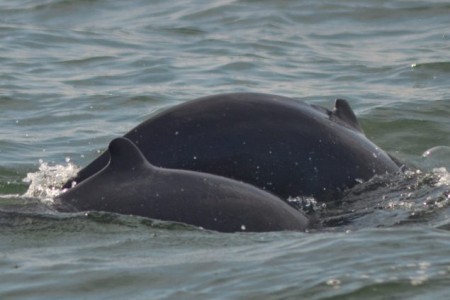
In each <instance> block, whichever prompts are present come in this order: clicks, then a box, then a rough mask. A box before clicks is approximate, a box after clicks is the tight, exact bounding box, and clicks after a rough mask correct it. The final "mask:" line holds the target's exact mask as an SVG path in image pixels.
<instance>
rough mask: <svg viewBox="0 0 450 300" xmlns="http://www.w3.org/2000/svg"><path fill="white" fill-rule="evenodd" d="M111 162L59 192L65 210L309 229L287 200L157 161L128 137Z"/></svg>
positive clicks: (230, 228) (225, 227)
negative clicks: (177, 168)
mask: <svg viewBox="0 0 450 300" xmlns="http://www.w3.org/2000/svg"><path fill="white" fill-rule="evenodd" d="M108 151H109V153H110V161H109V163H108V164H107V165H106V166H105V167H104V168H103V169H102V170H101V171H99V172H98V173H96V174H94V175H92V176H91V177H89V178H88V179H86V180H84V181H83V182H81V183H79V184H78V185H76V186H75V187H73V188H71V189H69V190H68V191H66V192H65V193H63V194H61V195H59V196H58V197H57V198H56V199H55V203H56V204H55V207H56V209H57V210H59V211H65V212H73V211H105V212H114V213H120V214H127V215H137V216H143V217H148V218H152V219H158V220H164V221H174V222H182V223H186V224H190V225H194V226H198V227H201V228H204V229H208V230H215V231H220V232H239V231H246V232H266V231H283V230H292V231H305V230H306V229H307V226H308V219H307V218H306V217H305V216H304V215H303V214H302V213H301V212H300V211H297V210H295V209H294V208H292V207H291V206H289V205H288V204H286V203H285V202H284V201H283V200H281V199H279V198H277V197H275V196H273V195H272V194H270V193H267V192H265V191H262V190H261V189H258V188H255V187H253V186H251V185H249V184H245V183H242V182H238V181H235V180H231V179H228V178H225V177H221V176H216V175H211V174H206V173H200V172H193V171H186V170H176V169H165V168H158V167H155V166H153V165H151V164H150V163H149V162H148V161H147V160H146V158H145V157H144V156H143V154H142V153H141V151H140V150H139V149H138V148H137V147H136V145H134V144H133V143H132V142H131V141H130V140H128V139H127V138H123V137H121V138H117V139H114V140H113V141H112V142H111V143H110V145H109V148H108Z"/></svg>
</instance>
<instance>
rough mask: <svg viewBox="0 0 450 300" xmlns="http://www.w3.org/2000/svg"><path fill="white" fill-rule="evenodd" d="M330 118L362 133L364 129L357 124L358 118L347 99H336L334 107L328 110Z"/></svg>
mask: <svg viewBox="0 0 450 300" xmlns="http://www.w3.org/2000/svg"><path fill="white" fill-rule="evenodd" d="M330 119H331V120H332V121H335V122H338V123H340V124H342V125H344V126H346V127H349V128H350V129H353V130H356V131H359V132H360V133H362V134H364V131H363V130H362V128H361V125H359V122H358V119H357V118H356V116H355V113H354V112H353V110H352V108H351V107H350V104H348V102H347V100H344V99H336V102H335V104H334V109H333V111H331V112H330Z"/></svg>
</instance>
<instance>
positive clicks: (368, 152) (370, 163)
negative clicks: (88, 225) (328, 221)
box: [65, 93, 399, 201]
mask: <svg viewBox="0 0 450 300" xmlns="http://www.w3.org/2000/svg"><path fill="white" fill-rule="evenodd" d="M125 137H127V138H129V139H130V140H132V141H133V142H134V143H135V144H136V145H137V146H138V147H139V149H140V150H141V151H142V153H143V154H144V155H145V157H146V158H147V159H148V160H149V161H150V162H152V164H154V165H156V166H161V167H166V168H177V169H185V170H194V171H201V172H206V173H211V174H216V175H221V176H225V177H228V178H233V179H236V180H240V181H243V182H246V183H249V184H252V185H254V186H256V187H259V188H262V189H264V190H266V191H269V192H271V193H273V194H275V195H277V196H279V197H281V198H282V199H287V198H288V197H296V196H313V197H315V198H316V199H317V200H319V201H329V200H332V199H336V198H337V197H339V195H340V192H341V191H343V190H344V189H347V188H351V187H353V186H354V185H356V184H357V183H359V182H362V181H366V180H368V179H370V178H371V177H373V176H374V175H377V174H385V173H391V172H395V171H397V170H398V169H399V166H398V165H397V164H396V163H395V162H394V161H393V160H392V159H391V158H390V156H389V155H388V154H387V153H386V152H384V151H383V150H382V149H380V148H379V147H378V146H376V145H375V144H374V143H372V142H371V141H369V140H368V139H367V138H366V136H365V135H364V133H363V131H362V129H361V126H360V125H359V123H358V121H357V119H356V116H355V114H354V113H353V111H352V109H351V108H350V106H349V104H348V103H347V101H345V100H336V103H335V107H334V109H333V110H328V109H325V108H322V107H318V106H313V105H309V104H307V103H304V102H301V101H298V100H294V99H291V98H286V97H281V96H276V95H268V94H257V93H234V94H222V95H214V96H209V97H204V98H199V99H196V100H193V101H189V102H185V103H182V104H180V105H177V106H174V107H171V108H169V109H166V110H164V111H162V112H159V113H157V114H155V115H153V116H151V117H150V118H149V119H148V120H147V121H145V122H143V123H142V124H140V125H138V126H137V127H135V128H134V129H132V130H131V131H130V132H128V133H126V134H125ZM108 160H109V151H105V152H104V153H103V154H102V155H100V157H98V158H97V159H95V160H94V161H93V162H92V163H90V164H89V165H88V166H87V167H85V168H84V169H82V170H81V171H80V172H79V173H78V175H77V176H76V177H75V178H74V179H73V180H74V181H76V182H82V181H83V180H85V179H86V178H88V177H89V176H91V175H93V174H94V173H95V172H97V171H99V170H100V169H101V168H103V167H104V166H105V165H106V164H107V163H108ZM71 184H72V181H69V182H67V183H66V185H65V187H70V186H71Z"/></svg>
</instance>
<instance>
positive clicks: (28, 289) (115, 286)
mask: <svg viewBox="0 0 450 300" xmlns="http://www.w3.org/2000/svg"><path fill="white" fill-rule="evenodd" d="M449 15H450V4H449V3H448V2H447V1H425V0H421V1H401V0H384V1H382V0H376V1H369V0H365V1H351V0H346V1H331V0H328V1H325V0H320V1H293V0H281V1H263V0H236V1H231V0H228V1H198V0H191V1H183V2H181V1H156V0H152V1H143V0H142V1H139V0H132V1H108V0H95V1H86V0H73V1H69V0H32V1H31V0H17V1H0V41H1V43H0V63H1V68H0V108H1V109H0V230H1V231H0V232H1V233H0V298H2V299H61V298H67V299H69V298H70V299H86V298H95V299H123V298H125V297H126V298H128V299H211V298H220V299H252V298H256V297H264V298H265V299H286V298H299V297H303V298H307V299H324V298H327V299H359V298H367V299H369V298H370V299H386V298H390V299H399V298H411V299H443V298H444V297H445V296H446V295H447V294H448V282H449V280H450V258H448V249H449V246H450V234H449V232H448V230H449V229H450V220H449V214H450V209H449V201H450V187H449V182H450V176H449V173H448V170H449V169H450V137H449V132H450V118H449V117H450V92H449V90H448V87H449V86H450V18H449V17H448V16H449ZM238 91H248V92H263V93H274V94H279V95H283V96H290V97H294V98H296V99H299V100H304V101H307V102H309V103H313V104H318V105H322V106H326V107H328V108H331V107H332V105H333V101H334V99H335V98H344V99H348V100H349V102H350V103H351V105H352V107H353V109H354V110H355V112H356V114H357V116H358V118H359V119H360V122H361V124H362V126H363V128H364V130H365V132H366V135H367V136H368V137H369V138H370V139H372V140H373V141H374V142H375V143H377V144H378V145H379V146H381V147H382V148H383V149H385V150H387V151H389V152H390V153H392V154H393V155H395V156H396V157H398V158H399V159H401V160H402V161H405V162H406V163H407V164H408V165H410V166H412V167H411V171H409V172H407V173H406V174H404V175H403V176H400V177H401V178H396V179H394V180H393V179H392V178H390V179H386V178H375V179H374V180H372V181H370V182H368V183H364V184H362V185H361V186H358V187H356V188H355V189H353V190H351V191H349V192H348V195H347V196H346V197H345V198H344V200H343V204H342V205H340V206H337V207H335V208H331V207H330V208H329V209H328V210H327V211H325V212H324V218H325V220H326V222H327V225H328V227H327V228H326V229H325V230H323V231H321V232H313V233H267V234H219V233H213V232H205V231H201V230H198V229H195V228H191V227H189V226H182V225H177V224H170V223H164V222H156V221H153V220H148V219H143V218H136V217H129V216H119V215H113V214H105V213H94V212H92V213H88V214H67V215H66V214H54V213H53V212H52V210H51V209H50V208H49V207H48V206H46V205H45V204H46V201H47V200H48V197H51V195H52V193H53V192H55V193H56V192H58V191H57V188H55V186H56V187H57V186H58V185H60V184H61V182H63V181H64V180H65V178H67V177H68V176H70V175H71V174H73V173H74V172H76V169H77V167H82V166H84V165H86V164H87V163H88V162H90V161H91V160H92V159H94V158H95V157H96V156H97V155H98V154H99V153H101V151H103V150H104V149H105V148H106V146H107V144H108V142H109V141H110V140H111V139H112V138H114V137H117V136H119V135H122V134H123V133H125V132H127V131H128V130H130V129H131V128H132V127H134V126H135V125H137V124H138V123H140V122H141V121H143V120H145V119H146V118H147V117H148V116H149V115H151V114H152V113H153V112H155V111H157V110H160V109H163V108H165V107H169V106H172V105H175V104H177V103H181V102H183V101H188V100H190V99H194V98H198V97H201V96H206V95H211V94H217V93H222V92H238ZM27 178H28V179H27ZM24 179H25V181H24ZM30 180H31V181H32V183H31V185H30Z"/></svg>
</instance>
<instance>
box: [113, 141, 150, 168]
mask: <svg viewBox="0 0 450 300" xmlns="http://www.w3.org/2000/svg"><path fill="white" fill-rule="evenodd" d="M108 150H109V154H110V157H111V158H110V161H109V164H108V167H109V168H113V169H115V170H122V171H124V170H135V169H137V168H140V167H143V166H146V167H148V166H150V163H149V162H148V161H147V159H146V158H145V157H144V155H143V154H142V152H141V150H139V148H138V147H137V146H136V145H135V144H134V143H133V142H132V141H130V140H129V139H127V138H125V137H119V138H116V139H114V140H112V141H111V143H109V147H108Z"/></svg>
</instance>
